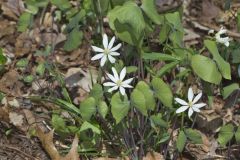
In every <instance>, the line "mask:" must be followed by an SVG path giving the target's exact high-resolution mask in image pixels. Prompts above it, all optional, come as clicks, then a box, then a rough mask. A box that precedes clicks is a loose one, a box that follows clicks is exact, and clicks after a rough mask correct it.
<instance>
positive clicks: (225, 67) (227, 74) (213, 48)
mask: <svg viewBox="0 0 240 160" xmlns="http://www.w3.org/2000/svg"><path fill="white" fill-rule="evenodd" d="M204 45H205V46H206V47H207V48H208V50H209V51H210V53H211V54H212V55H213V59H214V60H215V61H216V62H217V65H218V68H219V70H220V72H221V74H222V76H223V77H224V78H226V79H231V68H230V64H229V63H228V62H226V61H225V60H224V59H223V58H222V57H221V56H220V54H219V52H218V49H217V45H216V42H215V41H211V40H205V41H204Z"/></svg>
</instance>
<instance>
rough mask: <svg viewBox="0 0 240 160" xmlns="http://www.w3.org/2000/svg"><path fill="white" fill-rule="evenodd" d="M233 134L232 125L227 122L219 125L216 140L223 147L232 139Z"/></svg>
mask: <svg viewBox="0 0 240 160" xmlns="http://www.w3.org/2000/svg"><path fill="white" fill-rule="evenodd" d="M233 135H234V127H233V125H232V124H227V125H224V126H222V127H221V129H220V131H219V134H218V138H217V141H218V143H219V144H220V145H221V146H222V147H224V146H226V144H227V143H228V142H229V141H230V140H231V139H232V137H233Z"/></svg>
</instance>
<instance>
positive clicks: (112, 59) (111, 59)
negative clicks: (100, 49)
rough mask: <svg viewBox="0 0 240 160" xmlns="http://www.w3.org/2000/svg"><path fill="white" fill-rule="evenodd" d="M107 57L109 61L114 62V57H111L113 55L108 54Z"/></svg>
mask: <svg viewBox="0 0 240 160" xmlns="http://www.w3.org/2000/svg"><path fill="white" fill-rule="evenodd" d="M108 59H109V61H110V62H111V63H115V61H116V59H115V58H113V56H111V55H110V54H108Z"/></svg>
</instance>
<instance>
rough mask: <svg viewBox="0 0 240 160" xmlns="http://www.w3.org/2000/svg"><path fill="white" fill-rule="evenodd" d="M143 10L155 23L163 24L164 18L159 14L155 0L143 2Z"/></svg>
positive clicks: (144, 0)
mask: <svg viewBox="0 0 240 160" xmlns="http://www.w3.org/2000/svg"><path fill="white" fill-rule="evenodd" d="M141 8H142V10H143V11H144V12H145V13H146V15H147V16H148V17H149V18H150V19H151V20H152V21H153V22H154V23H156V24H161V23H162V22H163V16H162V15H160V14H158V12H157V9H156V5H155V0H143V1H142V6H141Z"/></svg>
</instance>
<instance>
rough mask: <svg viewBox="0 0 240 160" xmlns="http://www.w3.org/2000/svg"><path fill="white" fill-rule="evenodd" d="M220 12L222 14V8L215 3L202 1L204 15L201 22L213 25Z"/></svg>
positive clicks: (207, 0) (206, 0)
mask: <svg viewBox="0 0 240 160" xmlns="http://www.w3.org/2000/svg"><path fill="white" fill-rule="evenodd" d="M209 8H211V9H209ZM220 12H221V10H220V8H218V7H217V6H216V5H215V4H214V3H213V1H209V0H203V1H202V14H201V17H200V20H201V21H205V22H208V23H211V22H212V19H213V18H216V17H217V16H218V15H219V13H220Z"/></svg>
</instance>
